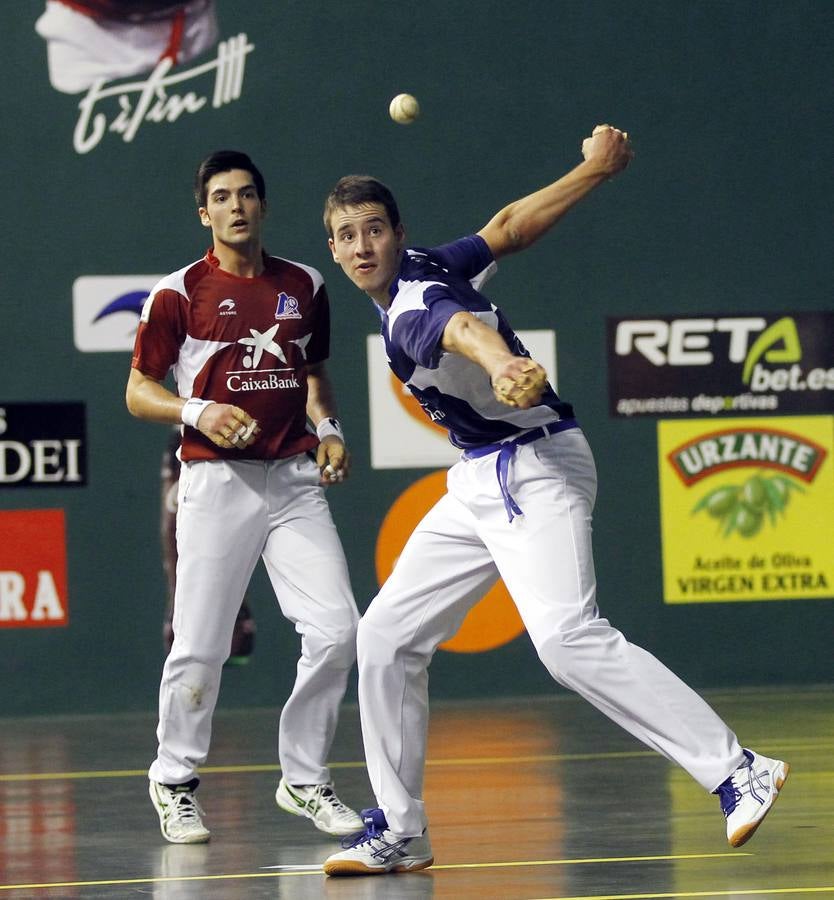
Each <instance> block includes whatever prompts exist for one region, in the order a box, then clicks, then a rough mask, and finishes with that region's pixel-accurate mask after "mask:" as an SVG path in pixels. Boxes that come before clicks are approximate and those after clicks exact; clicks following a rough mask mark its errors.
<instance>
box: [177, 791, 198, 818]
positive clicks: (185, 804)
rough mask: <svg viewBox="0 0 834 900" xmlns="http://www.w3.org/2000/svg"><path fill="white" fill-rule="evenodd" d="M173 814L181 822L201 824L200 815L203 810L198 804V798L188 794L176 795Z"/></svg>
mask: <svg viewBox="0 0 834 900" xmlns="http://www.w3.org/2000/svg"><path fill="white" fill-rule="evenodd" d="M171 806H172V809H171V813H172V815H173V816H174V817H176V818H177V819H178V820H179V821H180V822H182V823H184V824H186V825H191V824H194V823H198V824H199V822H200V815H201V814H203V810H202V808H201V807H200V804H199V803H198V802H197V798H196V797H195V796H194V795H193V794H191V793H188V792H185V791H184V792H182V793H176V792H175V793H174V799H173V801H172V803H171Z"/></svg>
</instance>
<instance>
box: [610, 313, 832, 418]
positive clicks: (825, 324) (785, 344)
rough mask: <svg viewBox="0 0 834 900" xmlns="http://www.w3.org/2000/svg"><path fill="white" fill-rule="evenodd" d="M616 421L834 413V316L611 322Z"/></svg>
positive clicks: (612, 400)
mask: <svg viewBox="0 0 834 900" xmlns="http://www.w3.org/2000/svg"><path fill="white" fill-rule="evenodd" d="M607 330H608V383H609V411H610V413H611V415H613V416H626V417H628V416H646V415H649V416H663V417H665V418H669V417H673V416H678V417H680V416H702V415H710V416H719V415H739V414H751V415H755V414H757V413H779V414H785V413H830V412H834V313H827V312H808V313H791V314H764V315H744V316H728V315H714V316H702V317H691V318H654V319H616V318H609V319H608V323H607Z"/></svg>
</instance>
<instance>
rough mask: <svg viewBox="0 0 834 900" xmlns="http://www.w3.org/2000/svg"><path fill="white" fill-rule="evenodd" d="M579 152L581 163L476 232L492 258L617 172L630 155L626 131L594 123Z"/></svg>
mask: <svg viewBox="0 0 834 900" xmlns="http://www.w3.org/2000/svg"><path fill="white" fill-rule="evenodd" d="M582 155H583V156H584V157H585V159H584V162H581V163H580V164H579V165H578V166H577V167H576V168H575V169H572V170H571V171H570V172H568V173H567V174H566V175H564V176H562V177H561V178H560V179H559V180H558V181H554V182H553V184H549V185H548V186H547V187H544V188H542V189H541V190H539V191H536V192H535V193H533V194H529V195H528V196H526V197H522V198H521V199H520V200H516V201H515V202H514V203H510V204H509V206H505V207H504V209H502V210H501V211H500V212H499V213H497V214H496V215H495V216H493V217H492V219H490V221H489V222H487V224H486V225H485V226H484V227H483V228H482V229H481V230H480V231H479V232H478V234H479V235H480V236H481V237H482V238H483V239H484V240H485V241H486V242H487V244H488V245H489V248H490V250H491V251H492V255H493V256H494V257H495V258H496V259H498V258H499V257H501V256H506V255H507V254H509V253H517V252H518V251H519V250H524V249H525V248H526V247H529V246H530V245H531V244H532V243H534V242H535V241H537V240H538V239H539V238H540V237H541V236H542V235H543V234H545V232H547V231H548V230H549V229H550V228H552V227H553V226H554V225H555V224H556V223H557V222H558V221H559V219H561V218H562V216H563V215H564V214H565V213H566V212H567V211H568V210H569V209H571V208H572V207H573V206H575V205H576V204H577V203H578V202H579V201H580V200H581V199H582V198H583V197H585V196H586V194H589V193H590V192H591V191H592V190H593V189H594V188H595V187H598V186H599V185H600V184H602V182H604V181H607V180H608V179H609V178H611V177H612V176H613V175H616V174H617V173H618V172H621V171H622V170H623V169H624V168H625V167H626V166H627V165H628V164H629V162H630V161H631V159H632V157H633V155H634V154H633V153H632V150H631V144H630V143H629V140H628V132H624V131H620V130H619V129H618V128H614V127H612V126H611V125H597V126H596V128H594V132H593V134H592V135H591V137H589V138H586V139H585V140H584V141H583V142H582Z"/></svg>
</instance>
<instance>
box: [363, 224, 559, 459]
mask: <svg viewBox="0 0 834 900" xmlns="http://www.w3.org/2000/svg"><path fill="white" fill-rule="evenodd" d="M496 269H497V266H496V263H495V260H494V259H493V257H492V253H491V252H490V249H489V246H488V245H487V243H486V241H484V240H483V238H481V237H480V236H478V235H470V236H469V237H464V238H461V239H459V240H457V241H453V242H452V243H450V244H444V245H442V246H440V247H434V248H432V249H429V250H424V249H420V248H413V249H408V250H406V251H405V253H404V254H403V260H402V264H401V266H400V270H399V273H398V274H397V277H396V279H395V280H394V282H393V284H392V285H391V288H390V293H391V305H390V306H389V308H388V310H387V311H386V310H383V309H381V308H380V307H377V309H378V310H379V313H380V316H381V318H382V329H381V330H382V336H383V338H384V339H385V350H386V353H387V356H388V364H389V365H390V367H391V369H392V371H393V372H394V374H395V375H396V376H397V378H399V379H400V381H402V382H403V383H404V384H406V385H407V386H408V389H409V390H410V391H411V393H412V394H414V396H415V397H416V398H417V400H418V401H419V402H420V405H421V406H422V407H423V409H424V411H425V412H426V414H427V415H428V416H429V417H430V418H431V419H432V421H434V422H436V423H437V424H438V425H441V426H443V427H444V428H446V429H448V431H449V440H450V441H451V442H452V443H453V444H454V445H455V446H456V447H460V448H462V449H469V448H472V447H479V446H482V445H483V444H491V443H495V442H496V441H502V440H504V439H505V438H508V437H511V436H513V435H516V434H518V433H519V432H521V431H524V430H526V429H529V428H535V427H536V426H539V425H546V424H549V423H551V422H556V421H559V420H561V419H572V418H573V408H572V407H571V405H570V404H569V403H565V402H564V401H562V400H560V399H559V397H558V396H557V395H556V393H555V391H554V390H553V388H552V387H551V386H550V385H548V386H547V388H546V390H545V392H544V395H543V396H542V399H541V404H540V405H538V406H535V407H533V408H532V409H514V408H512V407H509V406H506V405H505V404H503V403H500V402H499V401H498V400H496V399H495V396H494V394H493V393H492V386H491V384H490V381H489V376H488V375H487V373H486V372H485V371H484V370H483V369H482V368H481V367H480V366H479V365H477V364H476V363H473V362H471V361H470V360H468V359H466V358H465V357H463V356H460V355H459V354H457V353H446V352H445V351H444V350H443V349H442V347H441V340H442V337H443V330H444V328H445V327H446V323H447V322H448V321H449V319H450V318H451V317H452V316H453V315H454V314H455V313H458V312H460V311H461V310H465V311H467V312H470V313H472V315H474V316H477V317H478V318H479V319H480V320H481V321H482V322H484V323H485V324H486V325H489V326H490V327H491V328H494V329H496V330H497V331H498V332H499V333H500V334H501V336H502V337H503V338H504V340H505V341H506V342H507V346H508V347H509V348H510V350H511V351H512V352H513V353H514V354H516V355H517V356H529V355H530V354H529V353H528V352H527V350H526V349H525V347H524V346H523V345H522V343H521V341H520V340H519V338H518V335H516V333H515V332H514V331H513V330H512V328H511V326H510V324H509V322H508V321H507V319H506V318H505V317H504V315H503V313H502V312H501V311H500V310H499V309H498V307H496V306H494V305H493V304H492V303H490V302H489V300H488V299H487V298H486V297H484V295H483V294H481V293H480V288H481V286H482V285H483V284H484V283H485V282H486V280H487V279H488V278H489V277H491V276H492V275H493V274H494V273H495V271H496Z"/></svg>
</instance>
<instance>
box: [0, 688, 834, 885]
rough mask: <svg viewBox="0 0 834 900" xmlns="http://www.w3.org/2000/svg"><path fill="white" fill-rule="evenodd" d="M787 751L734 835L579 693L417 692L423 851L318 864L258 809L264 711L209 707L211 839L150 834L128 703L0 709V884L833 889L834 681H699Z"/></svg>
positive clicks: (139, 741)
mask: <svg viewBox="0 0 834 900" xmlns="http://www.w3.org/2000/svg"><path fill="white" fill-rule="evenodd" d="M707 697H708V699H709V700H710V702H711V703H712V704H713V705H714V706H715V708H716V709H717V710H718V711H719V713H720V714H721V715H722V716H723V717H724V718H725V719H726V721H727V722H728V723H729V724H730V725H731V727H733V728H734V729H735V730H736V732H737V733H738V734H739V737H740V739H741V741H742V743H744V744H745V745H750V746H753V747H755V748H756V749H758V750H760V751H761V752H763V753H766V754H767V755H771V756H780V757H781V758H783V759H786V760H788V761H789V762H790V763H791V765H792V767H793V768H792V773H791V776H790V778H789V780H788V782H787V784H786V786H785V789H784V791H783V793H782V795H781V796H780V797H779V800H778V802H777V803H776V806H775V807H774V809H773V811H772V813H771V814H770V816H769V817H768V819H767V820H766V822H765V823H764V825H763V826H762V827H761V829H760V830H759V832H758V833H757V834H756V836H755V837H754V838H753V840H752V841H750V843H748V844H747V845H746V846H745V847H743V848H742V849H741V850H735V851H734V850H731V849H730V848H729V847H728V846H727V843H726V839H725V834H724V820H723V817H722V815H721V812H720V810H719V806H718V801H717V798H715V797H713V796H710V795H709V794H706V793H704V792H703V791H702V790H701V788H700V787H699V786H698V785H697V784H696V783H695V782H694V781H692V780H691V779H690V778H689V777H688V776H687V775H686V774H684V773H683V772H682V771H680V770H678V769H676V768H674V767H673V766H672V765H670V764H669V763H668V762H666V761H665V760H663V759H661V758H660V757H658V756H656V755H655V754H653V753H651V752H650V751H647V750H645V749H644V748H643V747H642V746H641V745H639V744H637V743H636V742H635V741H634V740H633V739H632V738H630V737H629V736H628V735H626V734H625V733H624V732H621V731H620V730H619V729H617V728H616V727H615V726H613V725H612V724H610V723H609V722H608V721H607V720H606V719H604V718H603V717H602V716H601V715H600V714H599V713H597V712H596V711H594V710H593V709H592V708H590V707H589V706H588V705H586V704H584V703H583V702H582V701H580V700H579V699H578V698H576V697H574V696H571V695H566V694H561V695H559V696H557V697H554V698H552V699H532V700H531V699H519V700H517V701H501V702H500V703H496V704H486V703H481V702H479V703H457V704H451V703H445V704H442V703H435V704H434V705H433V709H432V723H431V735H430V749H429V764H428V768H427V778H426V805H427V808H428V811H429V815H430V817H431V838H432V844H433V847H434V852H435V859H436V865H435V866H434V867H432V868H431V869H428V870H426V871H424V872H421V873H414V874H412V875H389V876H375V877H364V878H351V879H334V878H326V877H325V876H324V875H323V874H322V872H321V868H320V866H321V863H322V860H323V859H324V858H325V857H326V856H327V855H328V854H329V853H331V852H333V851H334V850H335V849H338V844H337V842H336V841H335V840H333V839H330V838H328V837H326V836H325V835H322V834H320V833H319V832H317V831H316V830H315V829H314V828H313V827H312V825H311V824H310V823H309V822H307V821H305V820H302V819H299V818H295V817H292V816H288V815H287V814H285V813H282V812H281V811H279V810H278V809H277V807H276V806H275V805H274V802H273V792H274V789H275V786H276V784H277V780H278V777H279V773H278V769H277V766H276V765H275V763H274V762H273V760H274V753H273V743H274V712H273V711H270V710H247V711H245V712H237V713H228V712H225V713H218V714H217V716H216V719H215V733H214V740H213V745H212V753H211V757H210V759H209V765H207V766H205V767H204V769H203V770H202V772H201V775H202V779H203V781H202V785H201V787H200V798H201V801H202V803H203V806H204V807H205V809H206V814H207V816H206V821H207V824H208V826H209V827H210V828H211V830H212V840H211V843H210V844H206V845H195V846H178V845H172V844H168V843H166V842H165V841H164V840H163V839H162V837H161V836H160V833H159V829H158V825H157V818H156V813H155V812H154V810H153V808H152V807H151V804H150V801H149V799H148V796H147V776H146V767H147V765H148V762H149V760H150V758H151V757H152V755H153V750H154V735H153V732H154V727H155V721H154V719H153V718H152V717H150V716H146V715H125V716H112V717H67V718H38V719H13V720H12V719H5V720H0V900H22V898H27V900H30V898H32V900H41V898H43V900H46V898H61V900H80V898H85V900H86V898H90V900H103V898H118V900H132V898H136V900H139V898H154V900H238V898H239V900H258V898H283V900H313V898H315V900H318V898H327V900H371V898H386V900H387V898H395V900H400V898H403V900H405V898H415V900H416V898H419V900H424V898H455V900H466V898H478V900H491V898H497V900H516V898H517V900H533V898H534V900H544V898H561V900H567V898H575V900H578V898H582V900H592V898H593V900H603V898H610V900H615V898H616V900H625V898H630V900H636V898H654V897H657V898H660V897H730V898H750V897H772V896H776V897H780V896H782V897H796V896H802V895H805V894H808V895H815V896H820V897H832V898H834V762H832V759H834V756H833V754H834V690H828V689H821V688H817V689H803V690H801V691H790V690H770V689H767V690H761V691H755V690H751V691H743V692H741V691H736V692H733V693H726V694H723V693H722V694H719V693H713V694H708V695H707ZM333 772H334V776H335V779H336V784H337V789H338V791H339V793H340V795H341V796H342V798H343V799H344V800H345V801H347V802H348V803H350V804H352V805H354V806H356V807H357V808H359V807H362V806H370V805H373V804H372V802H371V797H370V793H369V787H368V781H367V776H366V773H365V768H364V765H363V763H362V753H361V741H360V735H359V729H358V717H357V712H356V709H355V708H354V707H346V709H345V711H344V714H343V719H342V722H341V724H340V728H339V733H338V736H337V741H336V745H335V747H334V751H333Z"/></svg>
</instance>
